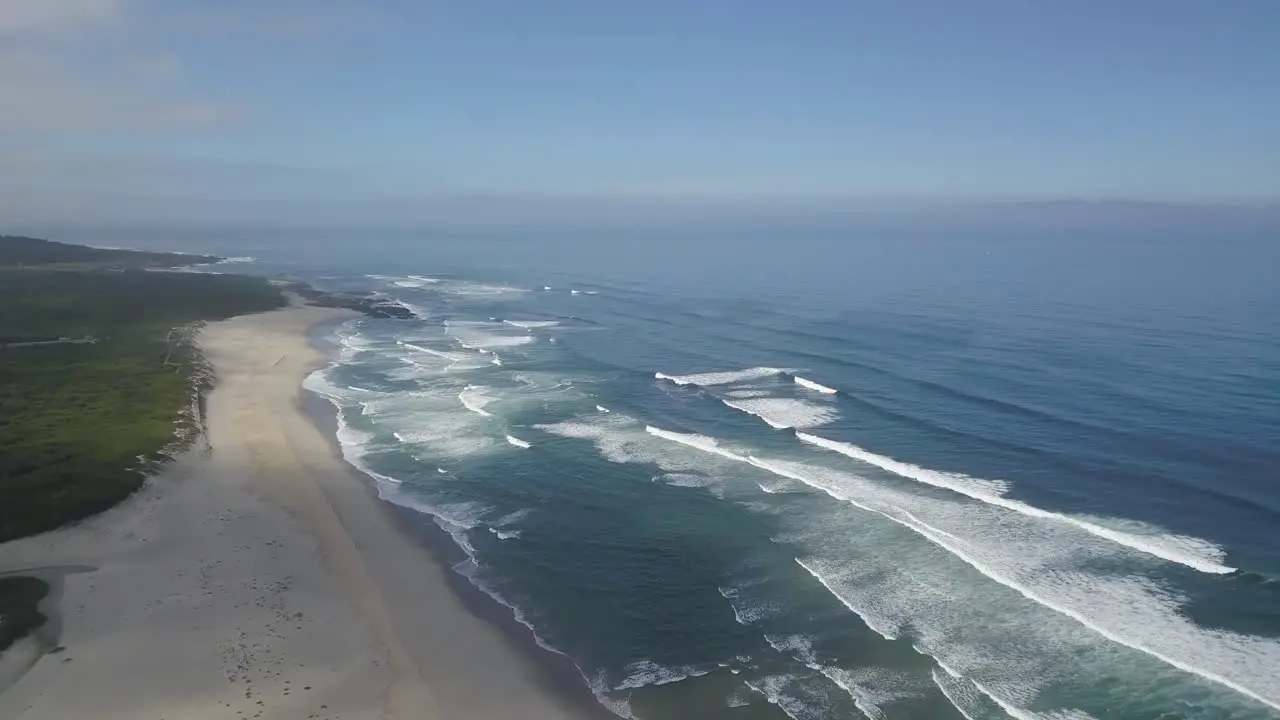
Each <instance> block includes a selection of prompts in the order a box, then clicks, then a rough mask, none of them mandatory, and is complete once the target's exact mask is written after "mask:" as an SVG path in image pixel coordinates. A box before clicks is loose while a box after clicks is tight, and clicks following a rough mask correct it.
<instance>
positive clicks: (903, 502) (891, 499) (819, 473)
mask: <svg viewBox="0 0 1280 720" xmlns="http://www.w3.org/2000/svg"><path fill="white" fill-rule="evenodd" d="M750 462H752V464H755V465H757V466H758V467H761V468H764V469H768V470H769V471H771V472H775V473H781V474H785V475H786V476H788V477H791V478H794V479H797V480H800V481H801V482H805V483H806V484H809V485H811V486H813V487H814V488H816V489H819V490H822V491H823V492H825V493H827V494H829V495H831V496H832V497H835V498H838V499H841V500H844V501H846V502H849V503H851V504H853V505H854V506H856V507H859V508H862V509H864V510H867V511H870V512H874V513H876V514H879V515H881V516H883V517H885V518H887V519H889V520H891V521H893V522H894V523H897V524H899V525H901V526H903V527H905V528H908V529H910V530H912V531H913V532H915V533H917V534H919V535H920V536H922V537H924V538H925V539H927V540H929V541H930V542H932V543H933V544H935V545H937V546H938V547H940V548H942V549H944V550H946V551H947V552H949V553H950V554H951V555H953V556H954V557H955V558H957V559H959V560H961V561H963V562H964V563H965V564H967V565H969V566H970V567H972V568H973V569H975V570H977V571H978V572H979V573H981V574H982V575H984V576H986V577H987V578H988V579H990V580H993V581H995V582H997V583H999V584H1000V585H1003V586H1005V587H1006V588H1009V589H1011V590H1013V591H1015V592H1017V593H1018V594H1020V595H1022V596H1023V597H1025V598H1027V599H1029V600H1032V601H1034V602H1035V603H1037V604H1039V605H1041V606H1043V607H1045V608H1048V609H1050V610H1053V611H1055V612H1057V613H1060V614H1061V615H1063V616H1066V617H1068V618H1070V619H1072V620H1075V621H1076V622H1078V623H1080V624H1081V625H1083V626H1084V627H1086V628H1088V629H1089V630H1091V631H1093V632H1094V633H1096V634H1097V635H1099V636H1101V637H1103V638H1106V639H1108V640H1111V641H1112V642H1115V643H1118V644H1119V645H1123V646H1125V647H1128V648H1131V649H1133V650H1138V651H1140V652H1143V653H1146V654H1147V655H1150V656H1151V657H1153V658H1156V659H1158V660H1161V661H1163V662H1165V663H1167V664H1168V665H1170V666H1172V667H1175V668H1178V669H1179V670H1182V671H1185V672H1188V673H1191V674H1193V675H1197V676H1199V677H1201V678H1203V679H1205V680H1209V681H1212V682H1216V683H1218V684H1220V685H1223V686H1225V687H1228V688H1231V689H1232V690H1235V691H1236V692H1239V693H1241V694H1243V695H1246V696H1248V697H1250V698H1253V699H1254V700H1257V701H1259V702H1262V703H1265V704H1267V705H1270V706H1272V707H1273V708H1276V709H1280V679H1277V678H1275V677H1274V676H1273V675H1272V674H1271V673H1269V672H1266V671H1263V670H1260V668H1267V667H1280V641H1277V640H1276V639H1273V638H1262V637H1255V636H1249V635H1241V634H1238V633H1232V632H1227V631H1221V630H1210V629H1205V628H1201V627H1200V626H1198V625H1196V624H1195V623H1194V622H1192V621H1191V620H1189V619H1187V618H1186V617H1185V615H1184V614H1183V613H1182V611H1181V609H1180V605H1181V602H1182V601H1181V599H1180V598H1178V597H1176V596H1173V595H1171V594H1170V593H1169V591H1168V590H1167V589H1165V588H1162V587H1160V586H1157V585H1154V584H1153V583H1152V582H1151V581H1150V580H1147V579H1145V578H1140V577H1110V576H1102V575H1095V574H1091V573H1087V572H1084V571H1079V570H1069V569H1064V568H1065V567H1067V566H1069V565H1070V564H1073V562H1072V561H1073V557H1074V556H1077V555H1079V554H1081V553H1091V554H1092V555H1094V556H1097V557H1106V554H1105V553H1106V550H1105V547H1106V546H1098V547H1092V548H1087V547H1085V543H1083V542H1082V541H1081V540H1080V539H1077V540H1075V541H1074V543H1073V541H1072V539H1071V538H1070V537H1068V536H1067V533H1069V532H1070V530H1068V527H1069V526H1057V527H1059V528H1060V530H1057V531H1055V530H1054V527H1055V525H1054V524H1051V523H1050V524H1046V523H1042V522H1027V521H1020V520H1016V518H1017V517H1018V516H1017V515H1006V516H999V515H996V514H993V513H999V512H1001V511H999V510H994V509H992V510H988V511H981V510H980V508H981V507H982V506H981V505H979V506H970V507H969V508H968V509H965V508H964V507H963V506H959V505H957V504H955V503H950V502H947V501H940V500H935V499H932V498H926V497H919V496H912V495H909V494H907V493H901V492H897V491H894V490H891V489H886V488H883V487H879V486H878V485H877V484H876V483H873V482H870V481H868V480H866V479H865V478H861V477H858V476H855V475H850V474H848V473H841V472H838V471H833V470H829V469H825V468H818V467H813V466H806V465H803V464H800V463H792V462H785V461H779V460H769V461H764V460H760V459H758V458H751V459H750ZM908 508H910V509H908ZM984 512H985V514H986V516H985V517H984ZM926 517H927V518H928V521H926V520H925V519H922V518H926ZM939 522H945V523H947V524H950V525H951V526H952V527H949V528H943V527H939V526H938V525H937V524H934V523H939ZM1055 535H1058V536H1059V537H1054V536H1055ZM1082 537H1087V536H1082ZM1075 561H1076V562H1079V559H1076V560H1075ZM800 564H801V566H802V567H804V568H805V569H806V570H808V571H809V573H810V574H811V575H813V576H814V577H815V578H817V579H818V580H819V581H820V582H821V583H822V584H823V585H824V586H826V587H827V589H828V590H831V591H832V593H833V594H834V595H836V597H837V598H839V599H840V600H841V601H842V602H844V603H845V605H846V606H847V607H849V609H850V610H853V611H854V612H855V613H857V614H858V615H859V616H861V617H863V618H864V620H868V625H869V626H871V627H872V628H873V629H876V630H877V632H880V633H881V634H882V635H885V636H886V637H892V636H896V635H897V630H896V629H885V627H884V625H883V621H882V620H879V619H878V620H877V621H875V622H873V621H871V620H869V619H868V618H869V617H870V616H871V613H870V612H869V611H868V609H867V608H865V607H863V608H859V607H857V606H856V604H855V603H853V602H851V601H849V600H848V599H846V595H845V593H844V591H843V589H842V588H840V587H838V586H836V585H834V584H833V583H832V581H831V580H829V579H828V577H827V576H826V574H825V573H823V572H822V571H821V569H819V568H816V567H814V566H813V565H811V564H809V563H807V562H804V561H800ZM877 625H879V626H880V627H877ZM928 652H930V653H931V654H934V653H935V652H937V649H936V648H935V649H930V650H928Z"/></svg>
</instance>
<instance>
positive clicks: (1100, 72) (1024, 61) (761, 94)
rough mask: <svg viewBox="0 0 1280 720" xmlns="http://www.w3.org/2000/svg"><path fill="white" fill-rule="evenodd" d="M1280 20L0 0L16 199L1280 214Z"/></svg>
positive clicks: (157, 215)
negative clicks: (1276, 91) (1278, 33)
mask: <svg viewBox="0 0 1280 720" xmlns="http://www.w3.org/2000/svg"><path fill="white" fill-rule="evenodd" d="M1277 27H1280V9H1277V8H1276V6H1275V5H1274V4H1271V3H1266V2H1261V1H1260V0H1258V1H1248V2H1240V3H1233V4H1232V5H1231V7H1230V8H1222V7H1213V6H1208V5H1205V4H1203V3H1198V2H1192V1H1191V0H1180V1H1177V2H1167V3H1160V4H1152V3H1147V2H1138V1H1136V0H1130V1H1128V2H1121V3H1109V4H1101V3H1085V4H1074V5H1072V6H1071V7H1069V8H1068V7H1061V8H1047V7H1039V6H1025V7H1023V6H1016V5H1010V4H1008V3H1004V2H999V1H997V0H984V1H983V2H980V3H977V4H971V5H969V6H967V7H966V8H965V9H964V11H963V12H961V11H958V10H956V9H955V8H954V6H952V5H950V4H948V3H944V2H940V1H939V0H917V1H915V2H908V3H887V2H873V3H865V4H861V5H859V6H857V7H851V6H846V5H844V4H840V3H828V2H817V1H815V2H806V3H802V4H800V5H792V6H781V5H776V4H768V3H748V4H741V3H733V2H728V1H727V0H713V1H710V2H706V3H699V4H697V5H696V6H688V5H686V4H683V3H677V2H674V1H673V0H660V1H659V2H656V3H648V4H645V5H644V6H643V7H641V6H619V5H607V6H606V5H600V4H597V3H589V2H583V1H581V0H559V1H557V2H548V3H540V4H538V5H537V6H536V7H535V6H531V5H528V4H522V3H514V2H504V1H498V0H493V1H486V2H466V3H463V2H442V3H434V4H432V5H431V6H430V7H422V6H419V5H417V4H415V3H411V2H407V1H404V0H380V1H379V2H371V3H356V2H352V1H350V0H289V1H287V2H280V3H273V4H271V5H269V6H264V5H260V4H254V3H247V2H228V3H220V4H218V5H217V6H216V7H211V6H209V5H207V4H204V3H199V2H196V1H195V0H179V1H177V2H168V3H160V2H157V1H156V0H40V2H35V1H34V0H5V1H3V2H0V82H2V83H3V85H4V87H5V88H6V92H5V96H4V98H3V99H0V168H2V169H3V172H2V173H0V218H3V221H4V223H5V226H6V230H7V231H14V230H16V229H26V228H42V227H57V226H78V225H94V224H103V225H112V226H135V225H136V226H146V225H170V224H175V223H178V224H185V225H190V226H202V225H215V226H219V227H227V226H235V225H278V226H288V227H308V226H311V227H316V226H326V225H331V224H334V225H345V226H362V225H367V224H371V223H373V224H381V225H386V226H390V227H427V226H445V227H447V226H477V227H483V226H511V225H526V224H529V225H535V226H553V225H557V224H579V225H586V226H600V225H604V226H628V225H630V224H633V223H638V224H642V225H643V224H654V223H656V224H658V225H676V226H680V225H685V226H701V225H716V226H724V225H726V224H727V225H733V224H735V223H736V224H741V223H743V222H744V221H749V222H760V223H765V224H770V223H773V224H779V223H781V224H787V223H799V224H801V225H818V226H832V225H842V224H843V225H846V226H854V227H884V226H886V225H887V226H894V227H898V226H903V227H912V228H923V229H928V228H936V227H950V226H953V225H956V224H959V225H961V226H973V225H974V224H975V223H976V225H977V226H981V225H983V224H984V223H990V224H994V225H995V226H1001V225H1002V224H1008V223H1014V224H1019V223H1023V224H1025V223H1031V225H1033V226H1035V225H1037V224H1048V225H1052V224H1053V223H1055V222H1066V223H1069V224H1070V223H1083V224H1084V225H1085V226H1090V227H1091V226H1093V225H1096V224H1106V223H1108V222H1112V221H1115V222H1118V223H1120V224H1122V225H1123V224H1136V225H1139V226H1142V227H1148V228H1155V229H1158V228H1160V227H1163V226H1176V225H1177V224H1178V223H1180V222H1187V221H1191V222H1194V223H1201V222H1208V224H1209V225H1212V224H1213V223H1218V222H1226V223H1228V224H1238V223H1244V224H1245V225H1249V226H1255V225H1257V224H1258V223H1259V222H1262V223H1264V224H1265V225H1266V226H1268V227H1272V226H1275V225H1277V222H1276V219H1275V218H1276V216H1277V215H1280V209H1278V208H1280V172H1277V171H1276V168H1278V167H1280V137H1278V136H1277V130H1276V128H1280V101H1277V100H1276V98H1275V97H1274V95H1273V94H1269V93H1267V92H1265V91H1264V90H1265V88H1266V87H1268V82H1269V71H1268V68H1273V67H1275V66H1276V64H1277V63H1280V49H1278V48H1277V47H1276V46H1275V44H1274V42H1272V40H1273V39H1274V36H1275V33H1274V31H1275V29H1276V28H1277ZM1029 216H1035V217H1034V218H1030V217H1029ZM1209 216H1211V219H1210V220H1207V221H1206V220H1205V218H1206V217H1209Z"/></svg>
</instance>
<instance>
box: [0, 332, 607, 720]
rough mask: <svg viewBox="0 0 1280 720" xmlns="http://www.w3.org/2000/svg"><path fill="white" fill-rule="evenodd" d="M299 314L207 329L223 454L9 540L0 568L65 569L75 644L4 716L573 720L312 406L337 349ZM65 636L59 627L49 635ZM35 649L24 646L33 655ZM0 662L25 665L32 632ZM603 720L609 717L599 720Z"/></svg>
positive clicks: (63, 611) (15, 693)
mask: <svg viewBox="0 0 1280 720" xmlns="http://www.w3.org/2000/svg"><path fill="white" fill-rule="evenodd" d="M344 316H346V311H342V310H333V309H324V308H311V307H306V308H290V309H286V310H281V311H276V312H271V313H265V314H261V315H251V316H245V317H239V318H234V319H231V320H228V321H225V322H219V323H213V324H210V325H209V326H208V327H207V328H206V329H205V330H204V331H202V334H201V336H200V342H201V345H202V346H203V348H204V349H205V353H206V355H207V356H208V358H209V359H210V360H211V361H212V363H213V364H214V367H215V368H216V371H217V374H218V378H219V381H218V386H217V388H216V390H214V392H213V393H212V394H211V395H210V397H209V402H208V411H209V412H208V418H207V427H208V440H209V442H210V444H211V446H212V452H207V453H202V452H200V451H198V450H197V451H193V452H191V453H189V454H187V455H186V456H184V457H183V458H182V459H181V460H180V461H179V462H178V463H176V464H175V465H174V466H173V467H172V468H170V469H169V470H167V471H166V472H164V473H162V474H160V475H159V476H157V477H155V478H152V479H151V480H150V481H149V482H148V484H147V486H146V487H145V488H144V489H143V490H142V491H140V492H139V493H138V494H136V495H135V496H134V497H133V498H131V499H129V500H128V501H126V502H125V503H123V504H122V505H120V506H119V507H117V508H115V509H113V510H111V511H109V512H107V513H104V514H103V515H100V516H98V517H96V518H93V519H91V520H89V521H87V522H85V523H82V524H80V525H78V526H76V527H73V528H69V529H65V530H61V531H58V532H55V533H48V534H45V535H42V536H38V537H35V538H28V539H24V540H19V541H15V542H11V543H7V544H4V545H0V571H13V570H22V569H27V568H50V567H59V566H92V567H94V568H96V569H94V570H92V571H89V572H78V573H72V574H68V575H66V576H65V582H64V584H63V595H62V597H61V599H60V600H59V601H58V603H57V607H58V613H59V615H60V616H61V629H60V634H59V635H58V637H57V642H58V643H59V644H61V645H62V646H64V647H65V650H63V651H60V652H58V653H56V654H50V655H45V656H43V657H42V658H41V659H39V661H38V662H37V663H36V664H35V665H34V666H33V667H32V668H31V669H30V671H28V672H27V673H26V674H25V675H22V676H21V677H20V678H19V679H18V680H17V682H16V683H14V684H13V685H12V686H11V687H10V688H8V690H6V691H5V692H3V693H2V694H0V718H5V719H6V720H9V719H11V718H13V719H16V718H23V719H31V720H36V719H39V718H50V719H53V720H66V719H68V718H95V719H96V720H115V719H119V720H137V719H138V718H144V719H148V720H150V719H156V720H159V719H168V720H178V719H182V720H200V719H203V718H219V719H232V718H282V719H283V718H288V719H291V720H292V719H294V718H299V719H301V718H343V719H347V718H352V719H360V718H390V719H400V718H406V719H408V718H413V719H414V720H429V719H434V718H440V719H444V720H467V719H470V718H475V719H477V720H490V719H491V720H510V719H512V718H530V719H534V720H537V719H541V718H548V719H550V718H578V717H583V716H584V715H585V713H586V712H588V710H585V709H582V708H580V707H579V705H578V704H577V703H576V702H569V701H567V700H564V699H562V698H561V697H560V696H559V694H555V693H550V692H548V691H547V690H545V689H544V685H545V683H543V682H541V681H540V678H541V676H540V675H538V674H537V673H538V672H539V671H540V670H539V669H538V668H535V667H534V666H533V665H532V663H531V662H530V659H529V657H528V656H527V654H526V653H525V652H524V651H523V650H520V649H518V648H515V647H513V646H512V643H511V642H510V641H509V640H508V638H507V637H505V636H504V635H503V634H502V633H501V632H500V631H499V630H498V629H496V628H494V627H492V626H490V625H489V624H488V623H486V622H484V621H483V620H480V619H479V618H477V617H475V616H474V615H473V614H471V613H470V612H469V611H468V610H467V609H466V608H465V607H464V606H463V605H462V604H461V603H460V602H459V600H458V599H457V598H456V597H455V595H454V594H453V592H452V591H451V589H450V588H449V587H448V586H447V584H446V582H445V573H446V572H448V571H447V570H446V569H444V568H442V567H440V566H439V565H438V564H437V563H435V562H434V561H433V560H431V559H430V557H429V556H428V555H427V554H426V553H425V552H424V550H423V548H421V547H419V546H418V545H417V544H416V543H415V542H413V540H412V539H411V538H409V537H407V536H405V534H404V533H403V532H401V531H400V529H398V528H397V527H395V526H394V525H393V524H392V523H391V522H390V519H391V518H389V517H388V514H387V512H386V508H385V507H383V506H382V505H381V504H380V501H379V500H377V498H376V497H374V495H373V493H372V491H371V490H370V488H369V487H368V486H367V485H366V484H365V481H364V479H363V477H362V476H358V475H356V474H355V473H353V472H352V471H351V470H350V469H349V468H348V467H347V466H346V465H345V464H344V463H342V461H341V460H340V459H338V458H337V457H336V454H335V453H334V451H333V449H332V447H331V445H330V443H329V442H328V441H327V440H326V439H325V438H324V437H323V436H322V435H321V433H320V431H319V430H317V429H316V428H315V427H314V426H313V425H312V423H311V422H310V421H309V420H308V419H307V418H306V417H305V415H304V414H303V413H302V412H301V411H300V409H299V408H300V402H299V400H300V396H299V393H300V389H299V388H300V383H301V381H302V379H303V377H305V375H306V374H307V373H308V372H310V371H311V370H312V369H313V368H315V367H318V366H319V365H320V364H321V363H322V362H323V358H321V357H320V356H319V354H318V353H317V352H316V351H314V350H313V349H312V348H310V347H309V344H308V338H307V331H308V329H309V328H310V327H311V326H313V325H314V324H315V323H317V322H321V321H324V320H329V319H335V318H340V317H344ZM51 629H52V628H46V632H47V631H49V630H51ZM24 648H25V650H24ZM24 648H18V650H17V652H11V653H7V655H8V656H9V657H7V658H4V659H0V670H2V669H3V666H4V665H5V664H6V663H7V664H8V665H10V666H12V665H13V664H15V663H21V662H22V661H23V658H22V657H21V656H22V653H23V652H29V651H30V650H32V649H33V648H34V641H29V642H28V643H25V644H24ZM592 715H594V713H592Z"/></svg>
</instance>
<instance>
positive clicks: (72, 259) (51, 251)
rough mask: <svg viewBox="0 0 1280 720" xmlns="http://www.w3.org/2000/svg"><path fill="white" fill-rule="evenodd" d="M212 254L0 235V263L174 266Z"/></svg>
mask: <svg viewBox="0 0 1280 720" xmlns="http://www.w3.org/2000/svg"><path fill="white" fill-rule="evenodd" d="M221 259H222V258H219V257H216V256H214V255H186V254H183V253H161V252H146V251H141V250H106V249H103V248H91V247H85V246H84V245H71V244H68V243H61V242H54V241H53V240H42V239H40V238H31V237H22V236H19V235H0V266H15V265H26V266H30V265H80V266H85V265H90V266H110V267H131V268H140V267H174V266H178V265H198V264H202V263H212V262H217V261H219V260H221Z"/></svg>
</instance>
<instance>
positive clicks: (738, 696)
mask: <svg viewBox="0 0 1280 720" xmlns="http://www.w3.org/2000/svg"><path fill="white" fill-rule="evenodd" d="M724 704H725V707H731V708H739V707H746V706H748V705H750V704H751V700H750V698H748V697H747V696H746V693H744V692H742V691H741V690H734V691H733V692H731V693H729V694H728V695H727V696H725V699H724Z"/></svg>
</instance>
